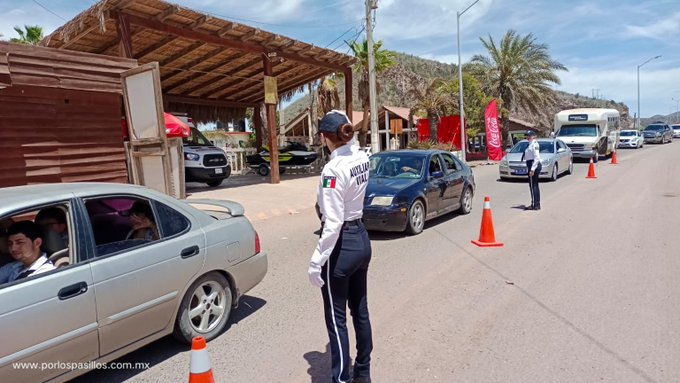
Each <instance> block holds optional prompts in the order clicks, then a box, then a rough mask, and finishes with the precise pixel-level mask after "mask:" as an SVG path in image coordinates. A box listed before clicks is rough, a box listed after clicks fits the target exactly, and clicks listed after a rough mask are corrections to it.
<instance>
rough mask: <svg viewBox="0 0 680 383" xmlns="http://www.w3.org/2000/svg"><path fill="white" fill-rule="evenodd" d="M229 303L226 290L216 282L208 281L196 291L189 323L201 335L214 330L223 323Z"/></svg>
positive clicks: (192, 300)
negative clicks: (226, 300) (226, 299)
mask: <svg viewBox="0 0 680 383" xmlns="http://www.w3.org/2000/svg"><path fill="white" fill-rule="evenodd" d="M226 305H227V303H226V302H225V293H224V288H222V286H220V285H219V284H218V283H217V282H215V281H206V282H205V283H202V284H200V285H199V286H198V287H197V288H196V290H194V292H193V295H192V297H191V303H190V304H189V321H190V323H191V326H192V327H193V329H194V330H195V331H197V332H200V333H206V332H209V331H211V330H213V329H214V328H215V327H217V325H218V324H219V323H220V322H221V320H222V316H224V311H225V308H226Z"/></svg>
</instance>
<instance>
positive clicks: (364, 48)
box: [345, 40, 395, 147]
mask: <svg viewBox="0 0 680 383" xmlns="http://www.w3.org/2000/svg"><path fill="white" fill-rule="evenodd" d="M345 43H346V44H347V45H349V47H350V48H351V49H352V52H353V53H354V57H356V58H357V59H358V62H357V64H356V65H355V67H354V71H355V72H357V73H359V74H360V77H359V99H360V100H361V108H362V109H363V110H364V117H363V120H362V121H361V128H360V130H359V145H361V146H362V147H363V146H366V135H367V134H368V117H369V116H368V113H369V109H370V104H371V98H370V96H369V89H368V40H364V42H363V43H362V44H359V43H357V42H356V41H352V42H349V41H345ZM382 44H383V42H382V40H379V41H377V42H376V43H375V44H373V56H374V57H375V72H376V74H378V73H381V72H383V71H384V70H385V69H387V68H389V67H391V66H392V65H394V57H395V56H394V53H392V52H390V51H387V50H383V49H380V48H381V47H382ZM375 85H376V93H380V84H379V83H378V82H377V80H376V84H375ZM348 91H349V90H348Z"/></svg>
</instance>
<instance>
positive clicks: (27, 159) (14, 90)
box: [0, 42, 137, 187]
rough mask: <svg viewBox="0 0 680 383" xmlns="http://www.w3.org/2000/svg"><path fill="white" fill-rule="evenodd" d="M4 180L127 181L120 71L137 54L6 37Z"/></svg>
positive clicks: (1, 109)
mask: <svg viewBox="0 0 680 383" xmlns="http://www.w3.org/2000/svg"><path fill="white" fill-rule="evenodd" d="M0 56H1V57H2V58H3V59H2V60H0V64H2V65H0V73H3V74H4V81H3V82H2V85H3V86H7V87H6V88H4V89H1V88H2V87H1V86H0V187H6V186H14V185H25V184H32V183H48V182H80V181H102V182H128V175H127V168H126V164H125V149H124V147H123V139H122V129H121V116H122V115H123V114H124V113H123V112H122V109H121V104H122V97H121V94H122V87H121V86H122V84H121V81H120V74H121V73H122V72H123V71H125V70H127V69H130V68H134V67H136V66H137V61H136V60H130V59H123V58H118V57H109V56H101V55H93V54H88V53H82V52H72V51H63V50H58V49H53V48H44V47H36V46H29V45H18V44H10V43H7V42H0Z"/></svg>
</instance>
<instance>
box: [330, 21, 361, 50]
mask: <svg viewBox="0 0 680 383" xmlns="http://www.w3.org/2000/svg"><path fill="white" fill-rule="evenodd" d="M353 28H356V26H352V27H350V28H349V29H348V30H346V31H345V32H343V33H342V34H341V35H340V36H338V37H336V38H335V40H333V41H331V42H330V43H328V45H326V46H325V47H324V48H328V47H329V46H331V44H333V43H334V42H336V41H338V40H339V39H340V38H341V37H342V36H344V35H346V34H347V32H349V31H351V30H352V29H353Z"/></svg>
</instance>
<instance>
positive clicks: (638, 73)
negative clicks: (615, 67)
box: [636, 55, 661, 130]
mask: <svg viewBox="0 0 680 383" xmlns="http://www.w3.org/2000/svg"><path fill="white" fill-rule="evenodd" d="M660 57H661V55H658V56H654V57H652V58H651V59H649V60H647V61H645V62H643V63H642V64H640V65H638V66H637V104H638V105H637V106H638V107H637V126H636V129H637V130H640V68H641V67H642V66H643V65H645V64H647V63H648V62H650V61H652V60H656V59H658V58H660Z"/></svg>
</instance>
